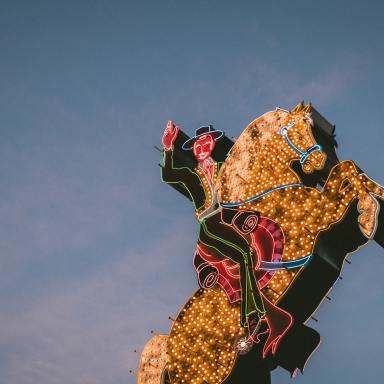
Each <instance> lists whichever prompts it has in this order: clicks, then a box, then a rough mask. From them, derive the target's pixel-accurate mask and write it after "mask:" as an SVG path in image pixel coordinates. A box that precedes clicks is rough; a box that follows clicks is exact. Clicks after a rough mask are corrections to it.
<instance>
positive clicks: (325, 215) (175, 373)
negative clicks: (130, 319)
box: [161, 104, 384, 384]
mask: <svg viewBox="0 0 384 384" xmlns="http://www.w3.org/2000/svg"><path fill="white" fill-rule="evenodd" d="M316 113H317V112H314V111H313V109H312V107H311V106H310V105H304V104H299V105H298V106H297V107H295V108H294V109H293V110H292V111H285V110H283V109H279V108H278V109H276V110H275V111H272V112H268V113H266V114H264V115H263V116H261V117H259V118H258V119H256V120H254V121H253V122H252V123H251V124H249V126H248V127H246V129H245V130H244V131H243V133H242V134H241V136H240V137H239V138H238V140H237V141H236V142H235V143H234V144H233V146H232V148H231V150H230V151H229V153H228V155H227V156H225V157H224V158H222V159H216V158H214V157H215V156H214V151H216V150H217V147H219V146H220V140H224V139H225V136H224V134H223V132H222V131H220V130H216V129H214V128H213V127H212V126H211V125H209V126H203V127H200V128H199V129H197V130H196V132H195V135H194V136H193V137H192V138H188V139H187V140H185V141H184V142H183V143H177V140H178V138H179V137H180V134H181V130H180V129H179V128H178V127H176V126H175V125H174V124H173V123H172V122H171V121H169V122H168V125H167V127H166V129H165V132H164V135H163V145H164V151H163V160H162V164H161V167H162V168H161V172H162V179H163V181H164V182H166V183H169V184H170V185H174V186H176V185H177V188H181V189H182V190H183V191H185V193H186V195H188V196H189V197H190V198H191V200H192V202H193V204H194V208H195V217H196V219H197V220H198V223H199V227H200V229H199V234H198V238H197V246H196V254H195V257H194V266H195V269H196V272H197V278H198V282H199V285H200V289H199V290H198V291H197V292H196V293H195V294H193V295H192V297H191V298H190V299H189V300H188V301H187V303H186V304H185V306H184V307H183V308H182V309H181V311H180V313H179V314H178V316H177V318H176V320H175V321H174V324H173V326H172V330H171V332H170V335H169V337H168V339H167V341H166V344H167V363H166V364H164V367H163V368H164V369H163V371H164V372H166V374H167V380H168V381H169V382H170V383H203V382H205V383H209V384H220V383H222V382H223V381H224V380H231V377H232V376H231V375H233V372H234V370H235V369H236V365H237V361H238V359H239V356H242V355H244V354H247V353H254V352H252V351H258V352H257V356H258V357H257V358H258V359H259V360H260V361H263V360H265V361H267V360H268V359H269V360H268V361H273V362H274V363H273V364H279V365H281V366H284V367H285V368H287V369H289V370H290V371H291V373H292V374H294V372H295V371H296V370H297V369H300V370H303V369H304V367H305V364H306V362H307V359H308V358H309V357H310V355H311V354H312V353H313V351H314V350H315V349H316V347H317V346H318V344H319V339H317V333H316V332H315V331H314V332H312V333H311V331H310V330H309V329H307V328H306V327H305V326H304V325H303V323H304V322H305V321H306V319H308V318H309V316H310V315H311V313H309V311H310V310H309V309H308V310H307V311H304V312H302V313H300V314H299V313H298V312H299V311H298V310H297V309H296V307H295V306H292V305H290V303H291V302H292V299H291V297H292V295H293V293H292V292H296V291H297V290H298V288H297V287H299V286H300V287H301V286H304V284H305V276H306V273H307V272H306V270H307V269H308V270H310V269H313V268H317V267H316V266H317V265H318V263H320V264H321V257H320V258H319V250H318V243H319V241H318V239H319V237H321V236H322V234H324V233H332V231H333V230H334V229H335V228H338V227H339V225H341V224H342V223H344V222H345V220H346V218H348V220H351V219H350V217H352V218H354V217H355V219H354V220H355V221H353V220H352V221H351V222H354V223H356V226H358V228H359V229H360V231H361V233H362V234H363V235H364V236H365V239H366V240H365V241H361V245H362V244H364V243H365V242H366V241H367V240H368V239H373V238H374V237H375V235H376V231H377V228H378V224H379V209H380V206H382V205H384V203H383V200H384V188H383V187H381V186H380V185H379V184H377V183H376V182H374V181H373V180H372V179H370V178H369V177H368V176H367V175H366V174H365V173H362V172H361V171H360V170H359V169H358V167H357V166H356V164H355V163H354V162H353V161H351V160H347V161H342V162H336V163H334V164H332V167H329V168H330V171H329V172H328V173H327V174H326V177H324V180H325V181H324V182H323V183H322V186H321V188H319V187H314V186H312V185H307V184H306V183H307V179H306V178H307V177H312V176H311V175H316V172H324V168H325V164H328V163H327V161H328V162H329V161H330V160H329V158H328V156H329V155H332V153H330V152H329V148H328V147H329V145H328V144H327V143H325V144H323V143H318V142H317V141H316V139H315V136H314V127H315V125H316V124H315V123H314V121H313V118H316ZM176 144H177V145H176ZM176 148H179V149H176ZM332 150H333V149H332ZM177 151H186V152H188V153H191V151H192V153H193V156H194V161H195V163H194V164H195V166H190V165H189V166H185V165H183V164H181V165H180V164H177V165H176V164H175V157H177V154H178V153H179V152H177ZM327 153H328V155H327ZM192 160H193V159H192ZM179 163H180V161H179ZM295 164H297V165H295ZM305 175H308V176H305ZM313 178H315V176H313ZM314 180H315V179H314ZM355 206H356V207H357V211H356V214H354V211H353V210H354V209H355V208H354V207H355ZM354 215H355V216H354ZM351 225H352V224H351ZM355 248H357V246H356V247H355ZM346 253H347V251H346V252H345V255H346ZM345 255H344V257H345ZM319 260H320V261H319ZM320 264H319V265H320ZM308 266H309V267H308ZM307 267H308V268H307ZM325 292H326V290H325ZM324 296H325V294H324V295H323V296H321V297H320V300H318V299H317V298H316V299H314V300H315V302H317V301H316V300H318V301H319V302H318V305H319V304H320V302H321V300H322V299H323V298H324ZM297 297H299V296H298V295H297ZM300 300H301V301H302V302H303V305H304V306H305V305H306V302H305V300H306V298H305V296H303V295H301V296H300ZM312 301H313V300H312ZM312 306H313V303H312V302H311V305H309V304H308V308H312ZM306 332H307V333H308V334H311V340H312V341H311V343H312V344H311V345H309V344H308V343H307V344H308V345H307V347H305V348H307V349H305V348H304V347H303V348H304V349H305V351H304V349H303V351H304V352H303V353H302V355H300V356H297V357H296V356H294V352H292V356H293V357H292V356H291V359H290V361H288V360H289V359H288V360H287V353H285V352H284V351H283V350H285V349H287V348H288V347H287V346H289V345H290V343H291V344H292V343H293V342H292V340H295V337H296V338H297V339H299V338H300V337H302V336H301V335H303V334H304V333H306ZM284 343H285V344H284ZM280 344H284V348H283V347H282V352H279V348H280ZM296 345H297V344H296ZM255 353H256V352H255ZM271 359H272V360H271ZM292 361H293V363H292ZM266 364H267V363H266ZM233 380H235V379H233ZM236 380H238V379H236ZM236 380H235V381H236ZM229 382H230V381H229ZM260 382H262V381H261V379H260Z"/></svg>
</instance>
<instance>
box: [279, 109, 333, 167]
mask: <svg viewBox="0 0 384 384" xmlns="http://www.w3.org/2000/svg"><path fill="white" fill-rule="evenodd" d="M311 111H312V107H311V105H310V104H307V105H304V103H300V104H298V105H297V106H296V107H295V108H294V109H292V111H290V112H289V115H288V118H287V124H286V125H285V126H283V127H282V128H281V129H280V135H281V136H282V137H283V138H284V140H285V142H286V146H285V148H286V150H287V151H289V152H290V158H291V161H292V160H299V161H300V164H301V166H302V169H303V171H304V172H305V173H312V172H313V171H314V170H320V169H322V168H323V167H324V164H325V161H326V159H327V155H326V154H325V152H324V151H323V150H322V147H321V145H319V144H317V143H316V141H315V139H314V137H313V134H312V130H311V127H312V125H313V123H312V119H311V116H310V114H311Z"/></svg>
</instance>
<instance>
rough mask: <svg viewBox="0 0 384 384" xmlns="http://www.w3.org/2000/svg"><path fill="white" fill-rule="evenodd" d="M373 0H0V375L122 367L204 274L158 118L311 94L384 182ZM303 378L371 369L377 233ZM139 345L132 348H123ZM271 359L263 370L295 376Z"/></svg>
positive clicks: (184, 120) (332, 307) (377, 298)
mask: <svg viewBox="0 0 384 384" xmlns="http://www.w3.org/2000/svg"><path fill="white" fill-rule="evenodd" d="M383 13H384V3H383V2H381V1H369V0H368V1H364V2H352V1H339V0H333V1H329V0H325V1H321V2H320V1H319V2H309V1H299V0H291V1H289V2H288V1H269V2H261V1H238V2H235V1H226V0H221V1H219V0H194V1H187V0H178V1H176V0H161V1H160V0H157V1H148V0H141V1H132V0H126V1H118V0H110V1H101V0H92V1H91V0H82V1H72V0H66V1H56V0H50V1H40V0H35V1H33V2H32V1H19V0H0V382H1V383H5V384H35V383H39V384H64V383H65V384H68V383H70V384H101V383H103V384H107V383H108V384H123V383H124V384H133V383H136V379H135V377H134V376H133V375H131V374H130V373H129V370H130V369H132V370H137V366H138V361H139V353H138V352H140V350H141V349H142V348H143V346H144V345H145V343H146V342H147V341H148V340H149V339H150V337H151V336H152V335H151V331H154V332H155V333H163V334H166V333H168V332H169V329H170V326H171V322H170V321H169V320H168V316H175V314H177V312H178V309H179V308H180V307H181V306H182V305H183V304H184V303H185V302H186V300H187V299H188V298H189V296H190V295H191V294H192V293H193V291H194V290H195V289H196V287H197V282H196V277H195V272H194V270H193V267H192V257H193V253H194V247H195V244H196V229H197V224H196V222H195V220H194V215H193V209H192V206H191V204H190V202H189V201H187V200H186V199H185V198H184V197H183V196H182V195H180V194H178V193H176V191H174V190H173V189H172V188H169V187H168V186H167V185H165V184H162V183H161V181H160V174H159V167H158V162H159V153H158V152H157V151H156V150H155V149H154V147H153V146H154V145H157V146H160V145H161V136H162V132H163V130H164V127H165V125H166V122H167V121H168V119H172V120H174V121H175V122H177V123H178V124H179V125H180V127H181V128H182V129H183V130H184V131H185V132H187V133H189V134H190V135H191V134H193V132H194V130H195V129H196V128H197V127H199V126H201V125H204V124H208V123H210V124H213V125H214V126H215V127H216V128H219V129H222V130H224V131H225V132H226V133H227V135H228V136H234V137H237V136H239V135H240V133H241V132H242V130H243V129H244V127H245V126H246V125H247V124H248V123H249V122H250V121H251V120H253V119H254V118H256V117H258V116H260V115H262V114H263V113H265V112H267V111H270V110H273V109H274V108H275V107H277V106H279V107H282V108H285V109H290V108H292V107H293V106H295V105H296V104H297V103H298V102H300V101H301V100H305V101H307V102H312V103H313V105H314V106H315V108H316V109H317V110H318V111H320V113H322V114H323V115H324V116H325V117H326V118H327V119H328V120H330V121H331V122H332V123H334V124H336V133H337V140H338V142H339V149H338V155H339V158H340V159H353V160H355V161H356V163H357V164H358V165H359V166H360V167H361V168H362V169H364V170H365V171H366V172H367V173H368V175H370V176H371V177H372V178H373V179H375V180H376V181H377V182H379V183H381V184H384V172H383V169H382V164H383V162H384V153H383V150H382V144H383V137H384V135H383V126H382V125H383V124H382V112H383V110H384V98H383V95H382V90H383V89H384V75H383V70H382V69H383V66H384V45H383V38H384V21H383V17H382V15H383ZM350 260H351V261H352V264H351V265H346V266H345V268H344V270H343V277H344V278H343V280H342V281H340V282H339V283H338V284H336V286H335V287H334V289H333V291H332V292H331V294H330V295H331V297H332V301H328V300H327V301H326V302H325V303H324V304H323V305H322V306H321V307H320V308H319V310H318V311H317V313H316V315H315V316H316V318H317V319H318V320H319V322H318V323H316V322H313V321H309V322H308V325H310V326H312V327H314V328H315V329H317V330H318V331H319V332H320V333H321V335H322V339H323V341H322V344H321V346H320V348H319V350H318V351H317V352H316V354H315V355H314V356H313V358H312V359H311V360H310V363H309V365H308V367H307V369H306V371H305V373H304V375H303V376H299V377H298V378H296V379H295V381H296V382H297V383H300V384H301V383H303V384H304V383H311V384H320V383H321V384H322V383H325V382H337V381H342V382H347V383H350V384H354V383H361V382H362V381H364V382H377V380H378V378H379V377H381V376H382V374H383V364H382V352H383V342H384V325H383V317H384V282H383V279H382V276H383V273H384V250H383V249H382V248H381V247H379V246H378V245H377V244H375V243H370V244H369V245H368V246H366V247H365V248H364V249H362V250H360V251H359V252H357V253H356V254H354V255H352V256H350ZM135 350H137V351H138V352H134V351H135ZM291 381H292V380H291V379H290V377H289V374H288V373H287V372H286V371H284V370H283V369H277V370H276V371H274V372H273V383H274V384H285V383H290V382H291Z"/></svg>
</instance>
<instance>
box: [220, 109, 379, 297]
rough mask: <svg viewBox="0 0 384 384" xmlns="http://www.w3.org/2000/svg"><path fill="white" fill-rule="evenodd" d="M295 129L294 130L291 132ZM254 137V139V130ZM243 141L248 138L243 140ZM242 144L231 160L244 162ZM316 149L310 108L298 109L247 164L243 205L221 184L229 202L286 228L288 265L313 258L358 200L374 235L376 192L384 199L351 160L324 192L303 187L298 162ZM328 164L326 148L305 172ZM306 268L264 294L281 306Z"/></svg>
mask: <svg viewBox="0 0 384 384" xmlns="http://www.w3.org/2000/svg"><path fill="white" fill-rule="evenodd" d="M277 112H279V113H280V114H281V112H280V111H278V110H277V111H275V113H277ZM272 113H273V112H272ZM289 125H290V126H291V127H290V128H289V129H287V128H286V127H288V126H289ZM253 127H254V126H253ZM250 128H251V129H252V126H250ZM247 129H248V128H247ZM247 129H246V130H247ZM285 129H286V131H285V132H282V131H283V130H285ZM245 132H246V131H245ZM248 134H250V135H251V136H252V132H251V133H248ZM241 140H242V137H240V138H239V141H240V142H241ZM236 144H237V143H236ZM236 144H235V146H234V148H233V150H232V151H231V153H230V157H231V156H233V155H234V156H235V157H236V159H240V158H241V157H242V156H241V155H239V154H238V153H237V154H236V150H237V148H236ZM248 144H249V143H248ZM314 146H316V142H315V140H314V138H313V135H312V132H311V120H310V116H309V114H308V109H307V108H305V107H302V108H296V110H293V111H292V112H291V113H286V114H285V115H284V116H283V117H282V118H280V119H279V124H278V127H277V129H276V128H275V132H274V134H273V135H272V136H270V137H268V139H267V140H265V141H264V142H263V143H262V145H260V146H259V148H258V150H257V151H255V155H254V156H253V157H252V158H251V159H250V161H248V164H247V165H245V168H246V169H248V172H247V174H246V176H244V175H243V176H242V181H243V188H242V190H243V192H242V193H241V194H240V196H241V198H242V201H240V202H238V203H236V202H233V201H231V199H228V196H230V193H228V185H223V184H225V182H224V183H223V184H221V185H220V183H219V186H218V187H219V189H220V190H221V191H222V193H221V198H222V202H224V204H236V205H237V206H238V207H239V208H240V209H245V210H253V211H257V212H260V214H261V215H262V216H264V217H268V218H270V219H272V220H274V221H275V222H277V223H278V224H279V225H280V226H281V228H282V230H283V232H284V236H285V247H284V254H283V260H285V261H289V260H297V259H301V258H303V257H306V256H308V255H311V254H312V252H313V248H314V246H315V243H316V238H317V236H318V234H319V233H320V232H321V231H324V230H326V229H328V228H329V227H330V226H331V225H334V224H336V223H338V222H339V221H340V220H341V219H342V218H343V216H344V214H345V213H346V212H347V210H348V207H349V206H350V205H351V204H352V203H353V201H354V200H355V199H356V198H359V200H360V208H361V213H362V215H361V217H360V219H359V221H360V224H361V229H362V231H363V233H364V234H366V235H367V236H372V235H373V231H374V226H373V224H372V223H374V222H375V219H376V217H374V216H375V215H376V214H377V203H376V202H375V199H374V198H373V197H372V192H373V193H374V194H375V195H376V196H380V197H383V196H384V193H383V189H382V188H381V187H380V186H378V185H377V184H376V183H374V182H373V181H372V180H370V179H369V178H368V177H367V176H365V175H360V174H359V172H358V170H357V167H356V165H355V163H354V162H353V161H350V160H348V161H343V162H341V163H339V164H337V165H336V166H335V167H334V168H333V169H332V170H331V172H330V174H329V177H328V179H327V181H326V183H325V185H324V187H323V188H322V189H321V190H318V189H316V188H311V187H306V186H304V185H302V184H301V179H300V177H299V176H298V175H297V174H296V173H295V172H294V171H293V169H292V167H291V165H292V162H293V161H300V162H301V159H302V158H303V154H304V153H306V152H308V148H311V147H314ZM241 150H242V149H241V146H240V151H241ZM233 152H235V154H233ZM230 157H229V158H230ZM248 160H249V158H248ZM325 160H326V155H325V153H323V152H322V151H321V150H320V149H318V150H316V151H314V152H312V153H310V154H309V155H308V156H306V158H305V159H304V161H302V167H303V170H304V172H306V173H311V172H313V170H315V169H317V170H319V169H321V168H322V167H323V166H324V163H325ZM237 161H238V160H237ZM243 166H244V164H243ZM222 172H223V178H224V179H225V177H228V175H226V174H225V173H226V169H225V168H223V171H222ZM223 191H224V193H223ZM266 191H267V192H268V193H265V192H266ZM237 193H238V190H237ZM241 202H243V203H242V204H240V203H241ZM302 268H303V267H302ZM301 270H302V269H299V270H296V271H294V270H281V271H277V273H276V274H275V275H274V276H273V278H272V279H271V281H270V282H269V284H268V285H267V286H266V287H265V288H264V290H263V291H264V294H265V296H266V297H267V298H268V299H269V300H271V301H272V302H275V303H276V302H278V301H279V300H280V299H281V298H282V296H283V295H284V293H285V292H286V291H287V289H288V287H289V286H290V284H292V283H293V281H294V279H295V277H296V276H298V275H299V274H300V272H301Z"/></svg>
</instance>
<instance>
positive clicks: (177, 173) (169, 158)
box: [160, 147, 193, 184]
mask: <svg viewBox="0 0 384 384" xmlns="http://www.w3.org/2000/svg"><path fill="white" fill-rule="evenodd" d="M173 155H174V153H173V147H171V148H170V149H168V150H167V149H166V148H164V150H163V154H162V159H161V163H160V165H161V179H162V181H164V182H165V183H186V184H190V183H191V181H192V179H193V177H192V171H191V170H190V169H189V168H187V167H181V168H177V167H175V166H174V164H173Z"/></svg>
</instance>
